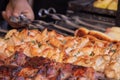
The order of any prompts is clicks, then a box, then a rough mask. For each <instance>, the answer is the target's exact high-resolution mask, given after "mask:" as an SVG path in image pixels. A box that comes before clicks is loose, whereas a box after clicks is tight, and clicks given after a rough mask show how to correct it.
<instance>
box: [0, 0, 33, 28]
mask: <svg viewBox="0 0 120 80" xmlns="http://www.w3.org/2000/svg"><path fill="white" fill-rule="evenodd" d="M20 14H24V15H25V16H26V17H27V18H28V19H31V20H33V19H34V13H33V10H32V8H31V6H30V5H29V3H28V1H27V0H9V3H8V5H7V7H6V10H5V11H3V13H2V15H3V18H4V19H5V20H6V21H7V22H8V23H9V24H10V25H11V26H12V27H15V28H17V27H19V26H18V24H15V23H11V22H10V21H9V18H10V16H15V17H18V16H19V15H20Z"/></svg>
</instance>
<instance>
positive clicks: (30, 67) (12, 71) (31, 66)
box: [0, 52, 105, 80]
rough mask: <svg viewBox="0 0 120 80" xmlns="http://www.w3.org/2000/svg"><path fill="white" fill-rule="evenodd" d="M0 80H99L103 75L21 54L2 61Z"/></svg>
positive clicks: (79, 67)
mask: <svg viewBox="0 0 120 80" xmlns="http://www.w3.org/2000/svg"><path fill="white" fill-rule="evenodd" d="M3 62H4V64H2V65H1V66H0V80H99V79H102V80H103V79H105V76H104V75H103V73H99V72H95V71H94V69H93V68H87V67H82V66H77V65H72V64H67V63H66V64H65V63H58V62H55V61H53V60H50V59H47V58H43V57H33V58H30V57H27V56H26V55H25V54H24V53H22V52H16V53H15V54H14V55H12V56H11V57H9V58H8V59H7V60H4V61H3Z"/></svg>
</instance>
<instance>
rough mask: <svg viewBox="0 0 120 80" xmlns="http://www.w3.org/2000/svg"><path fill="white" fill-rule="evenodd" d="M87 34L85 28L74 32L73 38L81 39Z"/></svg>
mask: <svg viewBox="0 0 120 80" xmlns="http://www.w3.org/2000/svg"><path fill="white" fill-rule="evenodd" d="M88 33H89V30H88V29H87V28H84V27H82V28H79V29H77V30H76V31H75V36H78V37H82V36H84V35H87V34H88Z"/></svg>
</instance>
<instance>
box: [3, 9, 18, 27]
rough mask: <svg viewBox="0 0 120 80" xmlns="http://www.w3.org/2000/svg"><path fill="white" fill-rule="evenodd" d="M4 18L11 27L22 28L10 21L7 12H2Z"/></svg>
mask: <svg viewBox="0 0 120 80" xmlns="http://www.w3.org/2000/svg"><path fill="white" fill-rule="evenodd" d="M2 16H3V18H4V19H5V20H6V21H7V22H8V23H9V25H10V26H11V27H13V28H18V27H20V26H19V25H18V24H17V23H12V22H11V21H9V18H8V17H7V14H6V12H5V11H3V12H2Z"/></svg>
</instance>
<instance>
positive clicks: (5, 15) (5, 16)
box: [2, 11, 8, 20]
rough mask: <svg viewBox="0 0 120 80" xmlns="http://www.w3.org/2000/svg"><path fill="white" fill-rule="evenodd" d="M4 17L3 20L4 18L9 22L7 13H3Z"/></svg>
mask: <svg viewBox="0 0 120 80" xmlns="http://www.w3.org/2000/svg"><path fill="white" fill-rule="evenodd" d="M2 16H3V18H4V19H5V20H8V17H7V14H6V12H5V11H3V12H2Z"/></svg>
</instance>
